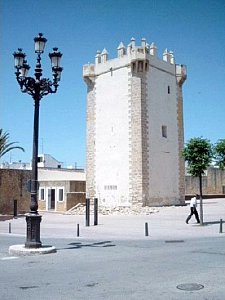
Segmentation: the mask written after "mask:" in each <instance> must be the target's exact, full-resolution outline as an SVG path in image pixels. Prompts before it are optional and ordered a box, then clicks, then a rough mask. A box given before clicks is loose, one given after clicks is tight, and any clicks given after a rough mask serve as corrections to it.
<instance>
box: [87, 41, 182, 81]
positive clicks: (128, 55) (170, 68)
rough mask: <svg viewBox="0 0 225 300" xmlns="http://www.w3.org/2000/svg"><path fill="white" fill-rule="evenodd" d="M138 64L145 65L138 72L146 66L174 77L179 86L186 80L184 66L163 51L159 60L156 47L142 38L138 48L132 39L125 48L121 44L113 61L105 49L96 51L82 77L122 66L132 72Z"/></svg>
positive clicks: (167, 52) (145, 69)
mask: <svg viewBox="0 0 225 300" xmlns="http://www.w3.org/2000/svg"><path fill="white" fill-rule="evenodd" d="M138 62H144V63H145V65H144V66H145V67H143V68H139V71H142V72H145V71H147V70H148V67H146V66H152V67H157V68H159V69H162V70H164V71H166V72H168V73H171V74H173V75H176V76H177V82H178V83H179V84H182V83H183V82H184V80H185V79H186V68H185V66H184V65H176V64H175V58H174V54H173V52H172V51H170V50H168V49H165V51H164V52H163V55H162V59H160V58H158V55H157V46H156V45H155V44H154V43H151V44H148V43H147V41H146V39H144V38H142V40H141V45H140V46H137V45H136V41H135V39H134V38H132V39H131V41H130V43H129V44H128V46H127V48H126V47H125V46H124V44H123V43H122V42H121V43H120V44H119V46H118V48H117V57H116V58H113V59H109V58H108V52H107V50H106V49H105V48H104V49H103V51H102V52H100V51H97V53H96V56H95V63H94V64H88V65H84V66H83V77H84V79H85V78H87V77H93V76H97V75H100V74H102V73H107V72H112V71H113V70H116V69H118V68H121V67H124V66H131V67H132V70H134V71H135V70H137V69H135V68H133V66H137V65H138ZM132 64H133V65H132ZM137 68H138V67H137ZM181 73H182V74H181Z"/></svg>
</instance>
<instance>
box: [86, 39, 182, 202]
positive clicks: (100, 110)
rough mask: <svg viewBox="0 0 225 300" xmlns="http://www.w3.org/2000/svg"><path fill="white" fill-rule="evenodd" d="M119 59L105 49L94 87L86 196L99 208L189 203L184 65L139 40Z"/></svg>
mask: <svg viewBox="0 0 225 300" xmlns="http://www.w3.org/2000/svg"><path fill="white" fill-rule="evenodd" d="M117 54H118V55H117V56H118V57H117V58H115V59H111V60H109V59H108V52H107V50H106V49H104V50H103V51H102V52H100V51H98V52H97V54H96V57H95V64H88V65H84V67H83V77H84V80H85V82H86V84H87V160H86V162H87V166H86V169H87V177H86V180H87V182H86V185H87V196H88V197H89V198H92V197H97V198H98V199H99V201H100V205H104V206H113V207H115V206H131V205H133V204H140V205H149V206H159V205H179V204H183V203H184V194H185V191H184V180H185V177H184V176H185V174H184V173H185V172H184V160H183V159H182V157H181V150H182V149H183V143H184V134H183V98H182V85H183V82H184V81H185V79H186V68H185V66H184V65H177V64H175V59H174V55H173V52H171V51H168V50H167V49H166V50H165V51H164V53H163V58H162V60H161V59H158V57H157V48H156V46H155V45H154V43H152V44H151V45H149V44H147V43H146V40H145V39H142V41H141V46H136V44H135V39H134V38H132V39H131V42H130V44H129V45H128V47H127V48H126V47H125V46H124V45H123V43H120V44H119V46H118V48H117Z"/></svg>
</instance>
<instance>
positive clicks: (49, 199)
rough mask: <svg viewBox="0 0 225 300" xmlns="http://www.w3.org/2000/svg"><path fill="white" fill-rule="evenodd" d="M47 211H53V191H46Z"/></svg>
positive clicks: (52, 189)
mask: <svg viewBox="0 0 225 300" xmlns="http://www.w3.org/2000/svg"><path fill="white" fill-rule="evenodd" d="M48 210H55V189H54V188H51V189H48Z"/></svg>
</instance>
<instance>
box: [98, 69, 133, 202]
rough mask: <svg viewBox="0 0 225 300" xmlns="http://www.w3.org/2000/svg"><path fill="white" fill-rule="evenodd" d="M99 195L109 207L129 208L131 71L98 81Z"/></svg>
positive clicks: (105, 76) (109, 74) (104, 75)
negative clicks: (126, 206)
mask: <svg viewBox="0 0 225 300" xmlns="http://www.w3.org/2000/svg"><path fill="white" fill-rule="evenodd" d="M96 99H97V101H96V142H95V143H96V144H95V147H96V153H95V164H96V170H95V182H96V196H97V197H98V198H99V200H100V204H104V205H105V206H117V205H128V195H129V148H128V147H129V144H128V143H129V136H128V135H129V132H128V129H129V127H128V125H129V123H128V113H129V108H128V71H127V68H126V67H124V68H120V69H117V70H114V71H113V72H107V73H104V74H101V75H100V76H98V77H97V78H96Z"/></svg>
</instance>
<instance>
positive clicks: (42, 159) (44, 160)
mask: <svg viewBox="0 0 225 300" xmlns="http://www.w3.org/2000/svg"><path fill="white" fill-rule="evenodd" d="M38 168H58V169H60V168H62V162H59V161H58V160H56V159H55V158H54V157H53V156H51V155H50V154H39V155H38Z"/></svg>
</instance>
